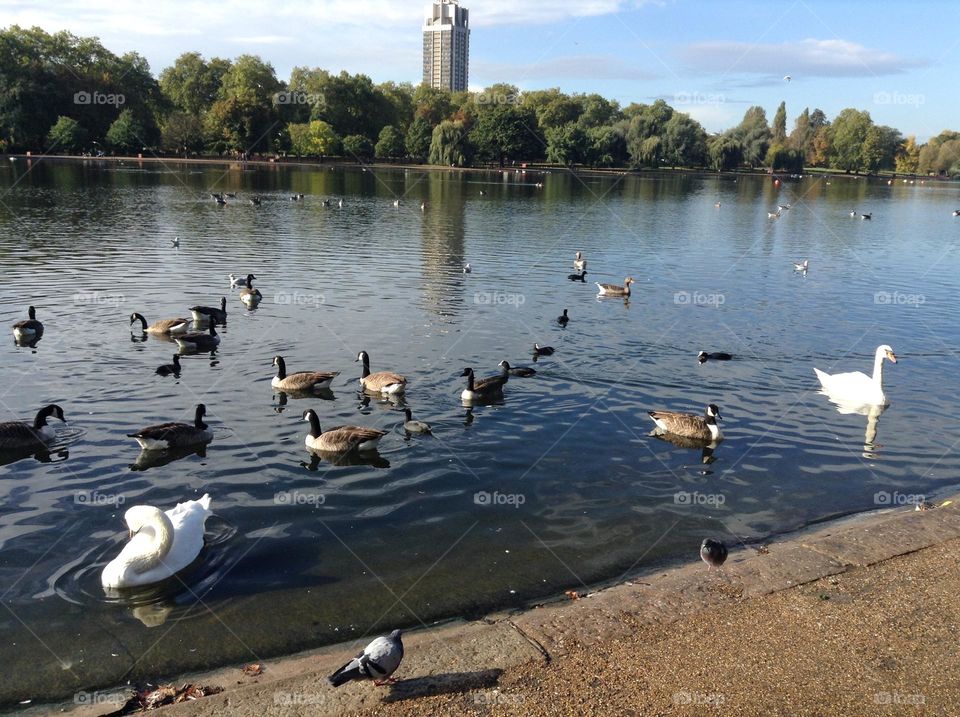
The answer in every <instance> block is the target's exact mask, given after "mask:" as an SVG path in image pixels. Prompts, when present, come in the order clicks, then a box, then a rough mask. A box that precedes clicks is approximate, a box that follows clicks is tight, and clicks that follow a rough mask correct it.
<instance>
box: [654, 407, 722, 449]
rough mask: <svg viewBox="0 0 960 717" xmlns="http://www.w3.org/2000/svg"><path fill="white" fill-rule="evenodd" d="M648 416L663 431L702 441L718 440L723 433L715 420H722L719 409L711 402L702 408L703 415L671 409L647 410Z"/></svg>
mask: <svg viewBox="0 0 960 717" xmlns="http://www.w3.org/2000/svg"><path fill="white" fill-rule="evenodd" d="M648 413H649V415H650V418H652V419H653V422H654V423H656V424H657V429H658V430H660V431H663V432H665V433H673V434H674V435H677V436H684V437H686V438H697V439H700V440H704V441H710V440H712V441H720V440H722V439H723V434H722V433H721V432H720V426H718V425H717V420H718V419H719V420H723V419H722V418H721V416H720V409H719V408H717V406H716V404H713V403H711V404H710V405H709V406H707V407H706V409H705V410H704V416H694V415H693V414H690V413H673V412H671V411H649V412H648Z"/></svg>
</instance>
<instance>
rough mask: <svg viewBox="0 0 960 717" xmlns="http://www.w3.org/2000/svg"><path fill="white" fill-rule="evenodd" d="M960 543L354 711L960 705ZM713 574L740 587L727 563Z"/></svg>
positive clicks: (789, 710) (797, 710)
mask: <svg viewBox="0 0 960 717" xmlns="http://www.w3.org/2000/svg"><path fill="white" fill-rule="evenodd" d="M958 549H960V540H950V541H947V542H945V543H942V544H940V545H936V546H934V547H930V548H926V549H923V550H920V551H918V552H915V553H910V554H908V555H904V556H900V557H897V558H893V559H891V560H887V561H884V562H882V563H877V564H875V565H871V566H868V567H864V568H857V569H854V570H851V571H849V572H846V573H843V574H841V575H836V576H833V577H827V578H822V579H820V580H817V581H816V582H813V583H809V584H807V585H803V586H801V587H798V588H792V589H789V590H785V591H781V592H777V593H774V594H771V595H765V596H761V597H756V598H751V599H744V600H740V601H738V602H736V603H734V604H728V605H724V606H723V607H719V608H716V609H713V610H710V611H707V612H701V613H697V614H695V615H692V616H689V617H685V618H682V619H681V620H680V621H679V622H677V623H674V624H673V625H670V626H669V628H667V629H666V631H664V629H663V628H658V627H650V626H646V625H638V627H637V630H636V632H635V633H634V634H632V635H630V636H629V637H628V638H626V639H623V638H620V639H613V640H606V641H603V642H601V643H599V644H596V645H593V646H591V647H590V648H589V649H581V648H579V647H578V646H576V645H574V646H569V648H570V649H569V651H568V653H567V654H565V655H563V656H561V657H559V658H558V659H555V660H553V661H552V662H551V663H550V664H548V665H546V666H544V665H543V664H542V663H528V664H525V665H522V666H520V667H518V668H514V669H509V670H507V671H506V672H504V673H503V674H502V675H501V677H500V679H499V683H498V686H497V687H495V688H493V689H482V690H474V691H469V692H454V693H450V694H442V695H435V696H429V697H421V698H418V699H416V700H407V701H390V698H389V692H388V691H386V690H385V691H384V701H383V702H381V703H380V704H379V705H378V706H376V707H375V708H373V709H372V710H368V711H364V712H359V713H355V714H358V715H390V716H391V717H395V716H398V715H399V716H403V715H524V716H529V715H757V716H758V717H761V716H762V717H774V716H777V715H783V716H784V717H803V716H807V715H809V716H817V717H821V716H826V715H831V716H832V715H838V716H842V717H855V716H857V715H864V716H869V717H875V716H877V715H944V716H947V715H960V645H958V640H957V637H958V636H957V631H958V627H960V607H958V602H957V599H956V598H957V596H958V595H960V566H958V561H957V557H956V556H957V551H958ZM704 580H706V581H710V582H711V584H710V589H712V590H723V591H729V590H730V587H731V586H730V585H728V584H727V583H726V582H725V579H724V576H723V571H722V570H721V571H719V572H716V571H715V572H713V573H709V574H707V573H705V577H704ZM401 672H402V668H401ZM398 676H399V677H400V678H401V679H402V678H403V676H402V675H398ZM371 689H378V688H373V687H371ZM381 689H383V688H381Z"/></svg>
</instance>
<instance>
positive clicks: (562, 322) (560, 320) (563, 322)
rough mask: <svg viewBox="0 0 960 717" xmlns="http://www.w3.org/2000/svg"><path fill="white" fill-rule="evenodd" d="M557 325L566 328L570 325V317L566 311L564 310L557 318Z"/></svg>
mask: <svg viewBox="0 0 960 717" xmlns="http://www.w3.org/2000/svg"><path fill="white" fill-rule="evenodd" d="M557 323H558V324H560V325H561V326H566V325H567V324H568V323H570V317H569V316H567V310H566V309H564V310H563V313H562V314H560V316H558V317H557Z"/></svg>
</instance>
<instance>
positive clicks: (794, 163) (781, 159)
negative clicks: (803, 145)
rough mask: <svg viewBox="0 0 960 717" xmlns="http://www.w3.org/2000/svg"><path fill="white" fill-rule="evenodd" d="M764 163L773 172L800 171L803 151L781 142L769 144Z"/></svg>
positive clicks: (801, 169)
mask: <svg viewBox="0 0 960 717" xmlns="http://www.w3.org/2000/svg"><path fill="white" fill-rule="evenodd" d="M765 164H766V165H767V166H768V167H769V168H770V169H772V170H773V171H775V172H777V171H782V172H793V173H800V172H802V171H803V153H802V152H801V151H800V150H798V149H791V148H790V147H787V146H786V145H783V144H771V145H770V149H768V150H767V157H766V162H765Z"/></svg>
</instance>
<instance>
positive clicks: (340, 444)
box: [303, 408, 387, 453]
mask: <svg viewBox="0 0 960 717" xmlns="http://www.w3.org/2000/svg"><path fill="white" fill-rule="evenodd" d="M303 420H304V421H308V422H309V423H310V431H309V433H307V437H306V439H305V441H304V443H306V446H307V448H309V449H311V450H315V451H330V452H332V453H346V452H348V451H353V450H357V451H372V450H375V449H376V447H377V444H378V443H380V439H381V438H383V437H384V436H385V435H387V432H386V431H381V430H379V429H376V428H365V427H362V426H336V427H335V428H331V429H329V430H327V431H324V430H323V429H321V428H320V418H319V417H318V416H317V412H316V411H314V410H313V409H312V408H308V409H307V410H306V411H304V412H303Z"/></svg>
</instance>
